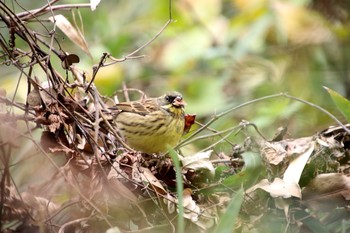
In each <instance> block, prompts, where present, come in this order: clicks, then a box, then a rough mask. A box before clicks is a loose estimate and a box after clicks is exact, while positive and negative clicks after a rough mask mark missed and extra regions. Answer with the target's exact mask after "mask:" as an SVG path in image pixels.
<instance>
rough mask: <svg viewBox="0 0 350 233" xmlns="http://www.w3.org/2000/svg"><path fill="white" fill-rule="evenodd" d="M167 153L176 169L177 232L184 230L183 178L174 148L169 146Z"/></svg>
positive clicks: (181, 232) (180, 232)
mask: <svg viewBox="0 0 350 233" xmlns="http://www.w3.org/2000/svg"><path fill="white" fill-rule="evenodd" d="M169 155H170V157H171V158H172V160H173V163H174V167H175V171H176V193H177V200H178V205H177V207H178V211H179V213H178V216H177V233H184V232H185V219H184V206H183V199H184V198H183V180H182V173H181V166H180V160H179V157H178V155H177V153H176V152H175V150H174V149H172V148H169Z"/></svg>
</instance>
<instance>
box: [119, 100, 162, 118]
mask: <svg viewBox="0 0 350 233" xmlns="http://www.w3.org/2000/svg"><path fill="white" fill-rule="evenodd" d="M112 109H114V110H119V111H120V112H131V113H137V114H140V115H147V114H149V113H151V112H154V111H157V110H159V109H160V106H159V104H158V102H157V100H156V99H145V100H142V101H132V102H121V103H118V104H116V105H115V106H114V107H113V108H112Z"/></svg>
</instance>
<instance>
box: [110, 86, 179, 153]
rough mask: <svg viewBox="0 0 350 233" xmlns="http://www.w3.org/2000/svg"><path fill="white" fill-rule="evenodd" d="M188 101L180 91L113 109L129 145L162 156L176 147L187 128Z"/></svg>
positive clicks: (120, 129) (122, 104) (122, 134)
mask: <svg viewBox="0 0 350 233" xmlns="http://www.w3.org/2000/svg"><path fill="white" fill-rule="evenodd" d="M184 107H185V102H184V101H183V98H182V95H181V94H180V93H178V92H171V93H168V94H165V95H163V96H161V97H158V98H148V99H143V100H140V101H131V102H122V103H118V104H116V106H114V107H112V110H117V111H118V113H117V115H116V117H115V119H114V121H115V123H116V125H117V128H118V130H119V132H120V134H121V136H122V137H123V138H124V140H125V141H126V143H127V144H128V145H129V146H130V147H131V148H133V149H135V150H138V151H141V152H144V153H147V154H152V153H162V152H166V151H167V150H168V147H169V146H170V147H173V146H175V145H176V144H177V143H178V142H179V141H180V139H181V136H182V135H183V133H184V128H185V112H184Z"/></svg>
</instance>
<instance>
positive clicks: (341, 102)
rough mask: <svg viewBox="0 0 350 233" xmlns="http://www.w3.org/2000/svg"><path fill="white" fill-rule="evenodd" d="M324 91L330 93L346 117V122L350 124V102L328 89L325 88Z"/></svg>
mask: <svg viewBox="0 0 350 233" xmlns="http://www.w3.org/2000/svg"><path fill="white" fill-rule="evenodd" d="M324 89H326V91H328V93H329V95H330V96H331V98H332V100H333V102H334V103H335V105H336V106H337V108H338V109H339V111H341V113H342V114H343V115H344V116H345V117H346V120H347V121H348V122H350V101H349V100H348V99H346V98H345V97H344V96H342V95H340V94H339V93H338V92H336V91H333V90H332V89H330V88H328V87H324Z"/></svg>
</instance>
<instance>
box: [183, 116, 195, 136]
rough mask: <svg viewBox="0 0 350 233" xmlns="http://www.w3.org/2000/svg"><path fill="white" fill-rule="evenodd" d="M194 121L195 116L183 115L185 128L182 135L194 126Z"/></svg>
mask: <svg viewBox="0 0 350 233" xmlns="http://www.w3.org/2000/svg"><path fill="white" fill-rule="evenodd" d="M195 120H196V115H195V114H186V115H185V128H184V134H187V133H188V132H189V131H190V129H191V127H192V125H193V124H194V122H195Z"/></svg>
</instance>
